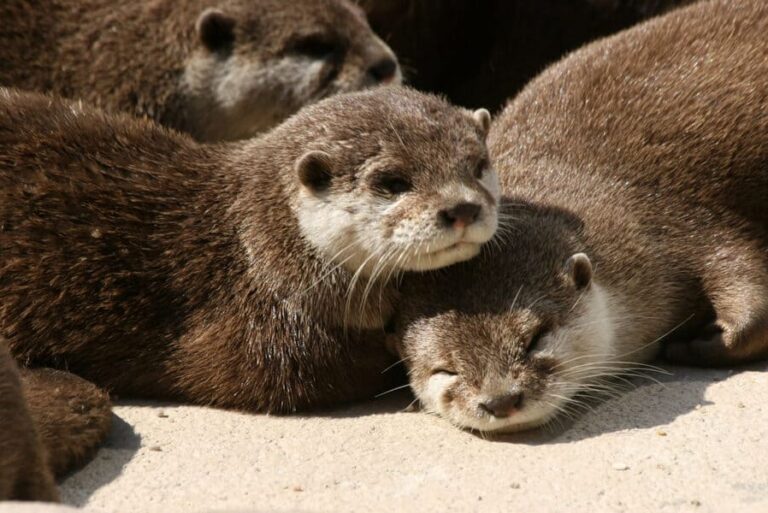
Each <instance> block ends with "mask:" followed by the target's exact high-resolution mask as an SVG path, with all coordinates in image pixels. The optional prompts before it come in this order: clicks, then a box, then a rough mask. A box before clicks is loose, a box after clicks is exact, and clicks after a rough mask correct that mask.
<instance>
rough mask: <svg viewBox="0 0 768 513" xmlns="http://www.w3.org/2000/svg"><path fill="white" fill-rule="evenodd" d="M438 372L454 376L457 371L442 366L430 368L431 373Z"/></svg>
mask: <svg viewBox="0 0 768 513" xmlns="http://www.w3.org/2000/svg"><path fill="white" fill-rule="evenodd" d="M438 374H443V375H444V376H456V375H457V373H456V372H455V371H452V370H448V369H445V368H443V367H438V368H436V369H432V375H433V376H436V375H438Z"/></svg>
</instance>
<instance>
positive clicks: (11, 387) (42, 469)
mask: <svg viewBox="0 0 768 513" xmlns="http://www.w3.org/2000/svg"><path fill="white" fill-rule="evenodd" d="M7 500H23V501H42V502H51V501H53V502H55V501H57V500H58V492H57V491H56V487H55V485H54V482H53V476H52V475H51V472H50V470H49V469H48V462H47V459H46V455H45V450H44V448H43V446H42V445H41V443H40V439H39V438H38V435H37V430H36V429H35V425H34V424H33V422H32V419H31V418H30V416H29V411H28V410H27V405H26V402H25V399H24V394H23V390H22V387H21V380H20V378H19V371H18V369H17V368H16V364H15V363H14V361H13V359H12V358H11V355H10V353H9V352H8V347H7V346H6V344H5V341H4V340H3V339H2V337H0V501H7Z"/></svg>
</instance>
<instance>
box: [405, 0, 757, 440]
mask: <svg viewBox="0 0 768 513" xmlns="http://www.w3.org/2000/svg"><path fill="white" fill-rule="evenodd" d="M765 34H768V3H766V2H764V1H763V0H709V1H703V2H701V3H699V4H697V5H694V6H691V7H688V8H685V9H683V10H680V11H676V12H673V13H670V14H668V15H666V16H664V17H661V18H658V19H656V20H652V21H650V22H647V23H645V24H643V25H640V26H638V27H636V28H633V29H631V30H629V31H626V32H624V33H622V34H620V35H617V36H615V37H612V38H609V39H607V40H604V41H602V42H598V43H596V44H593V45H591V46H589V47H587V48H585V49H583V50H581V51H579V52H576V53H575V54H573V55H572V56H571V57H569V58H567V59H565V60H564V61H563V62H561V63H559V64H557V65H556V66H554V67H552V68H550V69H549V70H547V71H546V72H545V73H544V74H543V75H542V76H540V77H539V78H538V79H537V80H535V81H534V82H533V83H532V84H531V85H530V86H529V87H528V88H526V90H525V91H524V92H523V93H522V94H521V95H520V96H519V97H518V98H517V99H515V100H514V101H513V102H512V103H511V104H510V106H509V107H508V108H507V109H506V110H505V111H504V113H503V114H502V115H501V116H500V118H499V119H497V120H496V121H495V123H494V125H493V127H492V129H491V133H490V136H489V150H490V152H491V156H492V160H493V162H494V165H495V166H496V167H497V169H498V170H499V173H500V180H501V183H502V191H503V199H502V213H501V214H500V216H501V217H500V219H501V228H500V232H499V233H500V235H501V237H500V239H499V244H498V245H497V246H496V247H495V248H494V246H493V245H489V246H488V248H489V249H488V251H485V252H484V253H483V255H481V256H480V257H478V258H477V259H475V260H473V261H472V262H467V263H464V264H459V265H457V266H455V267H453V268H450V269H446V270H442V271H436V272H435V273H430V274H427V275H424V276H420V277H419V276H417V277H414V278H413V279H409V280H407V281H406V283H404V286H403V289H402V293H403V298H404V299H403V302H402V303H401V308H402V317H401V319H400V320H399V322H398V325H399V332H400V333H399V334H400V339H399V340H397V341H396V344H397V347H398V350H399V351H400V353H401V355H402V357H403V358H404V359H405V363H406V365H407V366H408V367H409V370H410V377H411V385H412V387H413V389H414V391H415V393H416V395H417V397H418V398H419V399H420V400H421V403H422V404H423V405H424V407H425V408H426V409H427V410H429V411H433V412H436V413H439V414H441V415H444V416H445V417H447V418H448V419H450V420H451V421H452V422H454V423H455V424H457V425H458V426H461V427H465V428H471V429H477V430H482V431H504V430H518V429H524V428H528V427H533V426H537V425H540V424H542V423H545V422H547V421H549V420H551V419H553V418H554V417H555V415H556V414H558V413H561V412H563V413H565V414H573V413H575V412H577V411H578V410H579V409H580V408H581V407H582V406H583V403H582V402H581V399H579V397H578V394H580V393H587V394H595V395H600V394H603V393H605V394H611V393H613V392H614V386H615V384H616V383H615V382H613V381H611V379H612V378H615V377H616V376H619V375H621V374H622V373H629V374H632V373H633V372H640V373H644V372H645V371H647V367H645V365H646V364H645V363H644V362H647V361H648V360H649V359H651V358H652V357H653V356H654V355H656V354H657V353H658V352H659V350H660V348H663V349H664V352H665V354H666V356H667V357H668V358H670V359H672V360H674V361H676V362H681V363H687V364H698V365H716V366H717V365H732V364H737V363H741V362H747V361H750V360H754V359H757V358H763V357H766V356H768V204H766V198H768V60H767V59H766V58H765V57H766V55H768V39H767V38H766V37H765ZM662 344H664V345H662Z"/></svg>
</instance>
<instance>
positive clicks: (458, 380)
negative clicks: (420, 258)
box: [391, 207, 615, 431]
mask: <svg viewBox="0 0 768 513" xmlns="http://www.w3.org/2000/svg"><path fill="white" fill-rule="evenodd" d="M524 210H525V207H521V208H516V209H515V211H514V212H512V213H511V214H512V215H514V216H515V217H516V221H515V226H514V242H505V243H503V244H501V245H500V247H496V246H494V245H490V246H489V247H488V251H485V252H484V254H483V255H481V256H480V257H478V258H476V259H474V260H472V261H470V262H466V263H463V264H460V265H457V266H454V267H452V268H450V269H446V270H443V271H440V272H436V273H429V274H424V275H412V276H409V277H408V278H407V279H406V281H405V283H404V286H403V290H402V301H401V305H400V307H401V309H402V310H401V313H400V317H399V319H398V320H397V325H398V326H397V333H396V334H393V335H392V339H391V342H392V344H393V346H394V347H395V348H396V350H397V351H398V352H399V354H400V355H401V357H402V358H403V359H404V362H405V364H406V366H407V367H408V370H409V375H410V382H411V387H412V389H413V391H414V393H415V395H416V397H417V398H418V399H419V401H420V403H421V404H422V406H423V408H424V409H425V410H427V411H430V412H433V413H436V414H439V415H441V416H443V417H445V418H447V419H449V420H450V421H451V422H452V423H454V424H456V425H457V426H460V427H462V428H467V429H473V430H480V431H515V430H521V429H526V428H529V427H534V426H537V425H540V424H543V423H545V422H547V421H548V420H549V419H551V418H553V416H554V415H555V414H557V413H558V412H561V411H568V410H570V409H571V408H572V407H574V403H573V401H574V399H573V398H574V395H575V394H577V393H578V392H580V391H583V390H589V389H590V387H595V386H596V385H595V384H594V381H595V380H596V379H597V377H598V376H602V375H604V374H605V373H606V372H607V371H608V369H609V367H610V365H611V364H609V363H607V362H608V361H609V360H610V358H611V354H612V352H613V351H615V349H614V348H613V346H614V344H613V337H614V328H613V325H612V321H611V319H612V318H614V316H613V315H612V314H611V305H610V297H609V295H608V294H607V293H606V291H605V290H604V289H603V287H601V286H600V285H599V284H598V281H599V275H597V274H595V269H594V268H593V265H592V262H591V261H590V258H589V257H588V256H587V255H586V254H585V253H583V252H582V251H583V248H582V247H581V246H580V244H579V243H578V242H577V240H576V236H575V234H576V233H578V228H575V227H571V228H567V227H565V225H564V224H562V222H561V220H559V219H558V217H559V214H555V215H553V214H552V213H539V212H537V211H533V212H529V213H528V214H526V213H525V212H524ZM593 274H594V276H593Z"/></svg>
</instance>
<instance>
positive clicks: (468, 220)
mask: <svg viewBox="0 0 768 513" xmlns="http://www.w3.org/2000/svg"><path fill="white" fill-rule="evenodd" d="M481 210H482V207H481V206H480V205H478V204H477V203H459V204H458V205H456V206H455V207H453V208H449V209H447V210H441V211H440V213H439V214H438V215H439V217H440V220H441V221H442V222H443V223H445V224H446V225H448V226H456V225H458V224H461V225H463V226H469V225H470V224H472V223H474V222H475V221H477V218H478V217H479V216H480V211H481Z"/></svg>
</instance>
